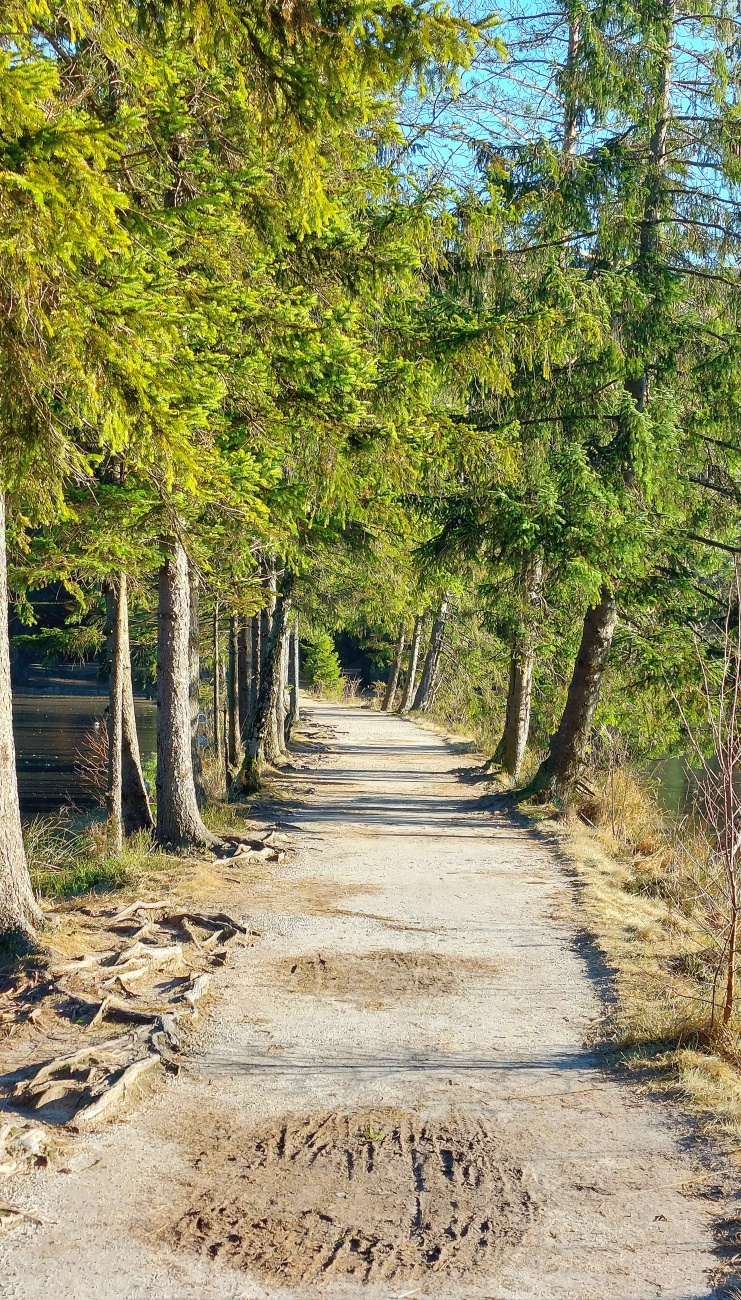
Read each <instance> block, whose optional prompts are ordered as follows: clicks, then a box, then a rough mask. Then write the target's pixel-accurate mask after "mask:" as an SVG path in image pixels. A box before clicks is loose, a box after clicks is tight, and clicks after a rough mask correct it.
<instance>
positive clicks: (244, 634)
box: [237, 614, 252, 747]
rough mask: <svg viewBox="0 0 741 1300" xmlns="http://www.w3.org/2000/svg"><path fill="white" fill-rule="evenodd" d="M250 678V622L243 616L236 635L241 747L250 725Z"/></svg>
mask: <svg viewBox="0 0 741 1300" xmlns="http://www.w3.org/2000/svg"><path fill="white" fill-rule="evenodd" d="M251 676H252V639H251V636H250V622H249V619H248V618H246V617H245V615H244V614H242V615H241V616H240V619H239V631H238V633H237V712H238V714H239V739H240V743H241V745H242V747H243V746H244V743H245V741H246V739H247V731H248V729H249V725H250V679H251Z"/></svg>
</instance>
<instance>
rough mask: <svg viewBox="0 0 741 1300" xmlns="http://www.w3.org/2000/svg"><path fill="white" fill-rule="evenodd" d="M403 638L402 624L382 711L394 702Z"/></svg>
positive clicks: (386, 710) (387, 709)
mask: <svg viewBox="0 0 741 1300" xmlns="http://www.w3.org/2000/svg"><path fill="white" fill-rule="evenodd" d="M404 640H405V634H404V625H403V624H402V628H401V631H400V633H399V639H398V641H397V642H396V649H395V651H394V658H393V662H392V664H391V672H390V674H389V679H388V685H387V687H386V693H385V695H384V697H383V704H382V705H381V708H382V710H383V712H384V713H388V711H389V709H390V708H392V706H393V703H394V698H395V696H396V685H397V682H398V680H399V669H400V668H401V657H402V655H403V654H404Z"/></svg>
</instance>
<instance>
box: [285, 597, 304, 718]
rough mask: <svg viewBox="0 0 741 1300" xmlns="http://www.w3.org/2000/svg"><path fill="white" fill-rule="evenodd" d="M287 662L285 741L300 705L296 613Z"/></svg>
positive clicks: (299, 713)
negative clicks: (288, 702) (287, 703)
mask: <svg viewBox="0 0 741 1300" xmlns="http://www.w3.org/2000/svg"><path fill="white" fill-rule="evenodd" d="M288 663H289V686H290V690H291V707H290V709H289V710H288V717H287V718H286V743H288V741H289V740H290V739H291V732H292V730H293V725H294V723H295V722H298V720H299V718H300V717H301V712H300V705H299V699H298V692H299V641H298V613H296V614H295V615H294V620H293V628H292V630H291V638H290V647H289V652H288Z"/></svg>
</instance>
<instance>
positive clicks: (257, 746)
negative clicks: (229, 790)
mask: <svg viewBox="0 0 741 1300" xmlns="http://www.w3.org/2000/svg"><path fill="white" fill-rule="evenodd" d="M292 593H293V575H292V574H290V573H285V574H284V576H283V582H282V590H281V592H280V594H279V596H278V598H277V600H276V604H275V610H274V613H273V617H272V620H271V626H270V633H269V635H268V639H267V641H266V643H265V654H264V658H263V666H262V672H261V674H260V690H259V693H258V697H257V707H256V709H255V715H254V717H253V719H252V721H251V722H250V728H249V732H248V735H247V744H246V748H245V755H244V761H243V763H242V770H241V773H240V785H241V788H242V790H243V791H245V793H253V792H254V791H255V790H256V789H258V788H259V784H260V775H261V772H262V768H263V766H264V764H265V763H266V762H267V763H269V762H274V761H275V753H274V751H273V750H272V749H271V744H272V736H271V734H270V733H271V720H272V721H273V723H274V720H275V709H276V697H277V693H278V690H279V689H281V688H282V677H281V672H280V650H281V643H282V641H283V637H284V634H285V629H286V624H287V621H288V614H289V611H290V608H291V596H292Z"/></svg>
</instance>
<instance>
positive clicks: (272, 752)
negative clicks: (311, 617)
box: [260, 560, 283, 763]
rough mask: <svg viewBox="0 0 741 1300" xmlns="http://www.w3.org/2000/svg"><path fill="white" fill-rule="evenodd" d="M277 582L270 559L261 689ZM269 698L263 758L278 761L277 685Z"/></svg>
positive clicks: (262, 627) (262, 626)
mask: <svg viewBox="0 0 741 1300" xmlns="http://www.w3.org/2000/svg"><path fill="white" fill-rule="evenodd" d="M277 582H278V578H277V574H276V571H275V561H274V560H272V561H271V565H270V570H269V573H268V582H267V589H268V592H269V600H268V604H267V606H266V608H265V609H263V611H262V616H261V619H260V652H261V664H260V689H262V675H263V674H264V672H265V671H266V668H265V666H266V663H267V657H268V646H269V644H270V637H271V635H272V630H273V623H274V622H275V610H276V591H277ZM279 649H280V647H279ZM270 671H271V672H275V671H277V665H276V666H274V667H273V668H271V670H270ZM271 700H272V706H271V709H270V713H269V714H268V719H267V724H266V729H265V737H264V751H265V759H266V761H267V762H268V763H277V762H279V760H280V758H281V755H282V753H283V750H282V747H281V744H280V739H279V733H278V690H277V686H276V687H275V689H273V690H272V692H271Z"/></svg>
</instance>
